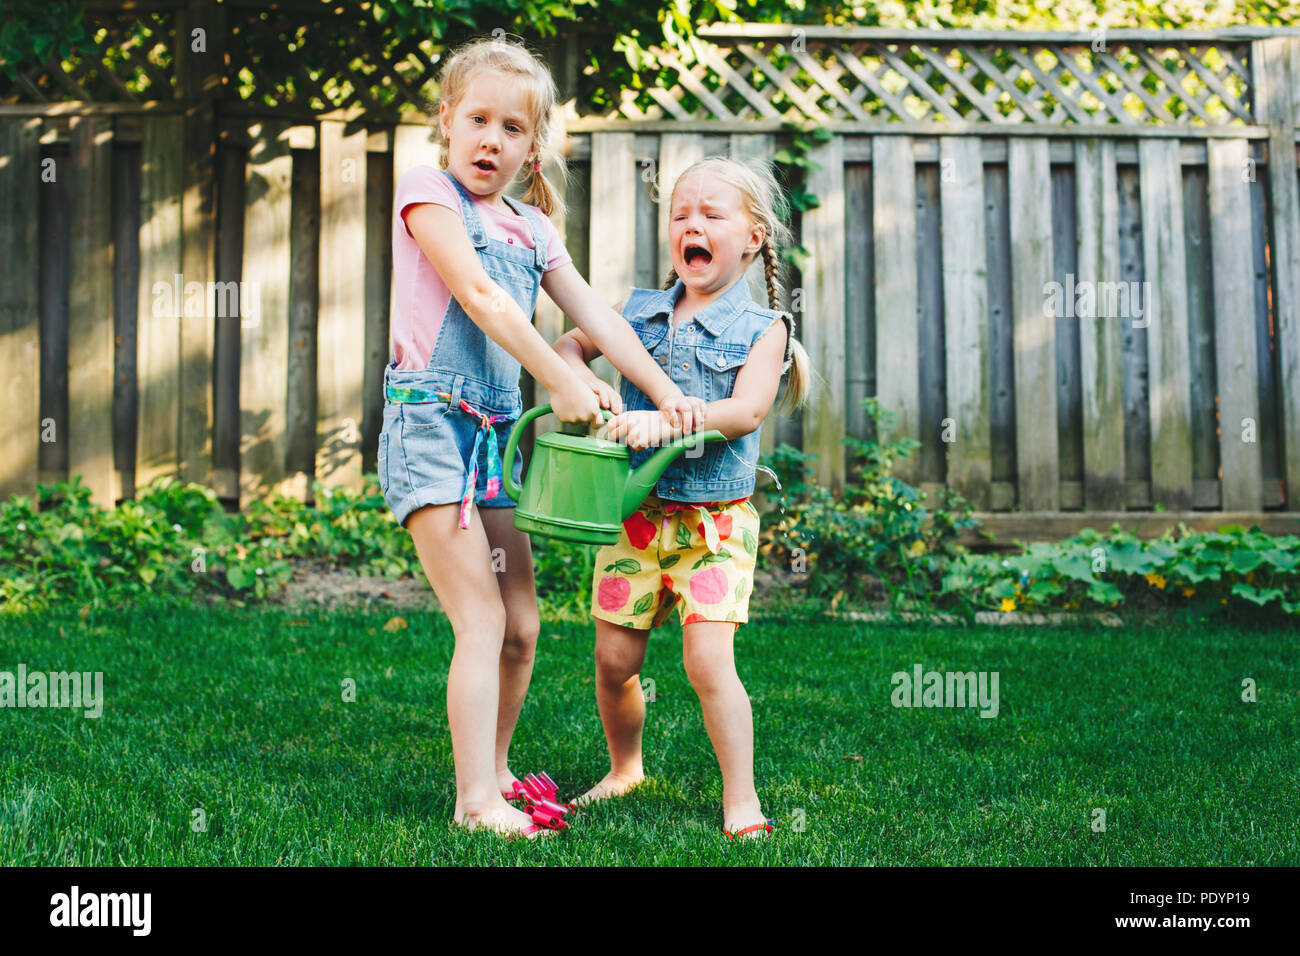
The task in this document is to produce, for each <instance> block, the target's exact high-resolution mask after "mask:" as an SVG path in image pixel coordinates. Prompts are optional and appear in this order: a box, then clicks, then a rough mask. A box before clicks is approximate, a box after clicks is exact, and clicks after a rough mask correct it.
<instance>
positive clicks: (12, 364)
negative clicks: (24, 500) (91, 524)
mask: <svg viewBox="0 0 1300 956" xmlns="http://www.w3.org/2000/svg"><path fill="white" fill-rule="evenodd" d="M40 132H41V121H40V119H38V118H24V117H6V118H4V119H3V120H0V156H3V157H4V158H5V160H6V161H5V162H4V163H0V262H3V263H4V276H3V278H0V400H3V402H4V414H3V415H0V499H7V498H8V497H9V496H10V495H15V494H21V495H30V494H32V492H33V491H34V490H35V488H36V481H37V469H38V467H39V460H38V454H37V453H38V450H39V448H40V395H41V393H40V379H39V378H38V377H37V376H36V375H34V374H33V373H32V370H33V369H39V368H40V358H41V340H40V287H39V285H38V283H37V277H38V276H39V275H40V245H39V232H38V226H39V225H40V216H39V213H40V206H39V202H38V200H39V198H40V195H41V193H40V188H41V185H42V174H43V173H44V172H45V170H46V169H49V168H50V167H49V166H48V165H46V166H44V167H43V165H42V162H41V144H40ZM57 173H58V170H57V167H56V168H55V174H56V175H57ZM65 175H66V171H65ZM65 434H66V430H65Z"/></svg>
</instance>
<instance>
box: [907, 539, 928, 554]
mask: <svg viewBox="0 0 1300 956" xmlns="http://www.w3.org/2000/svg"><path fill="white" fill-rule="evenodd" d="M907 553H908V554H910V555H911V556H912V557H914V558H917V557H920V556H921V555H923V554H925V542H924V541H922V540H920V539H919V538H918V539H917V540H916V541H913V542H912V546H911V547H910V548H908V549H907Z"/></svg>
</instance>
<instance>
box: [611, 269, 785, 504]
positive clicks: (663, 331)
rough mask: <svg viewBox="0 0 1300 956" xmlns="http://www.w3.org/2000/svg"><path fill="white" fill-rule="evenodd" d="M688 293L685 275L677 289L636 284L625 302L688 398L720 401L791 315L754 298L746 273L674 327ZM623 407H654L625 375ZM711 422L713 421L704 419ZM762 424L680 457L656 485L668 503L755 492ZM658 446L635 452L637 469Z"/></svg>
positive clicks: (645, 340) (638, 331)
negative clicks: (757, 348)
mask: <svg viewBox="0 0 1300 956" xmlns="http://www.w3.org/2000/svg"><path fill="white" fill-rule="evenodd" d="M684 290H685V286H684V285H683V283H682V281H681V279H678V280H677V282H676V284H675V285H674V286H673V287H672V288H671V289H663V290H658V289H634V290H632V294H631V295H630V296H629V297H628V300H627V302H626V303H625V304H624V306H623V317H624V318H625V319H627V321H628V323H629V324H631V326H632V328H633V329H634V330H635V331H636V334H637V336H638V337H639V338H640V339H641V344H642V345H644V346H645V348H646V351H648V352H649V353H650V354H651V355H652V356H654V359H655V361H657V362H658V363H659V365H660V367H662V368H663V370H664V371H665V372H666V373H667V374H668V377H669V378H670V379H672V380H673V382H674V383H675V384H677V385H678V386H679V387H680V388H681V390H682V392H683V393H684V394H686V395H693V396H695V397H697V398H702V399H704V400H705V401H706V402H716V401H719V400H720V399H724V398H730V397H731V391H732V389H733V388H734V387H735V384H736V375H737V373H739V371H740V368H741V366H743V365H744V364H745V362H746V360H747V359H748V358H749V350H750V349H751V348H752V347H753V345H754V343H755V342H757V341H758V339H759V338H760V337H761V336H762V335H763V333H764V332H766V331H767V330H768V329H769V328H771V326H772V322H773V321H774V320H776V319H781V320H782V321H784V322H785V323H786V330H787V333H789V332H792V331H793V326H792V320H791V317H790V316H789V315H787V314H786V313H784V312H778V311H775V310H773V309H766V308H763V307H762V306H759V305H757V304H755V303H754V302H753V301H752V300H751V299H750V297H749V286H748V284H747V283H746V282H745V280H744V279H743V278H742V279H740V280H739V281H737V282H736V283H734V284H733V285H732V286H731V288H729V289H728V290H727V291H726V292H724V293H723V294H722V295H721V296H719V297H718V298H717V299H715V300H714V301H713V302H710V303H709V304H708V305H707V306H705V307H704V308H703V309H700V311H699V312H697V313H695V316H694V318H692V320H691V321H690V322H684V323H682V325H681V326H680V327H679V328H678V329H677V330H676V331H675V332H674V331H672V330H671V322H672V314H673V309H674V307H675V306H676V304H677V300H678V298H680V296H681V294H682V292H683V291H684ZM792 341H793V340H792V338H791V336H790V335H789V334H787V336H786V366H787V367H788V366H789V355H790V349H791V342H792ZM621 393H622V396H623V407H624V408H626V409H627V410H629V411H633V410H637V409H649V410H653V409H654V408H655V404H654V402H652V401H650V399H649V398H648V397H647V396H646V395H645V393H643V392H642V391H641V390H640V389H639V388H637V387H636V386H635V385H633V384H632V383H631V382H629V381H628V380H627V379H624V380H623V384H622V389H621ZM705 427H706V428H707V427H708V422H707V421H706V422H705ZM761 433H762V426H761V425H760V426H759V427H758V428H756V429H754V430H753V431H752V432H750V433H749V434H748V435H742V436H741V437H740V438H736V439H733V440H731V441H725V442H724V441H716V442H709V443H707V444H705V445H702V446H699V447H700V448H702V449H703V452H702V453H697V454H695V455H694V456H692V455H691V453H690V452H688V453H686V454H683V455H679V456H678V457H677V458H675V459H673V461H672V463H671V464H669V466H668V467H667V469H665V471H664V473H663V476H662V477H661V478H660V479H659V482H658V484H656V485H655V491H654V493H655V494H656V495H657V496H658V497H659V498H660V499H662V500H664V501H687V502H700V501H733V500H736V499H739V498H744V497H747V496H748V495H750V494H752V493H753V491H754V469H755V466H757V464H758V455H759V435H760V434H761ZM654 451H655V449H653V448H648V449H645V450H643V451H633V452H631V458H632V467H633V468H636V467H638V466H639V465H640V464H641V463H642V462H643V461H645V460H646V459H647V458H649V457H650V455H651V454H652V453H653V452H654Z"/></svg>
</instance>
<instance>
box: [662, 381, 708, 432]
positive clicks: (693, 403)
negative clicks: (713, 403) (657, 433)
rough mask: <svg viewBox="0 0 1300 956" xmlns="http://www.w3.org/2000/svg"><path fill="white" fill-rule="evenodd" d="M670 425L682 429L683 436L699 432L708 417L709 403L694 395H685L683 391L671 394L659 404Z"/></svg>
mask: <svg viewBox="0 0 1300 956" xmlns="http://www.w3.org/2000/svg"><path fill="white" fill-rule="evenodd" d="M659 411H661V412H663V415H664V418H666V419H668V424H670V425H672V426H673V427H674V428H680V429H681V434H683V435H689V434H691V432H694V431H697V430H698V429H699V428H700V427H701V426H702V425H703V424H704V419H705V418H706V417H707V416H708V403H707V402H705V401H704V399H702V398H696V397H695V396H694V395H683V394H682V392H681V390H680V389H679V390H677V391H675V392H669V393H668V395H666V396H665V397H664V399H663V401H662V402H660V404H659Z"/></svg>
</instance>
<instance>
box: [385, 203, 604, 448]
mask: <svg viewBox="0 0 1300 956" xmlns="http://www.w3.org/2000/svg"><path fill="white" fill-rule="evenodd" d="M406 226H407V228H408V229H409V230H410V231H411V235H412V236H414V237H415V241H416V243H418V244H419V246H420V251H421V252H423V253H424V255H425V257H426V258H427V259H428V260H429V262H430V263H431V264H432V265H433V267H434V268H435V269H436V270H438V275H440V276H441V277H442V280H443V281H444V282H445V283H447V288H448V289H450V290H451V294H452V296H453V297H454V298H455V300H456V301H457V302H459V303H460V305H461V307H462V308H463V309H464V310H465V312H466V314H468V315H469V317H470V319H472V320H473V322H474V324H475V325H477V326H478V327H479V328H480V329H482V330H483V332H484V334H485V335H487V336H488V337H489V338H491V339H492V341H494V342H496V343H497V344H498V345H500V346H501V347H502V348H503V349H505V350H506V351H507V352H509V353H510V354H511V355H513V356H514V357H515V358H516V359H518V360H519V363H520V364H521V365H522V366H523V367H524V368H526V369H528V371H529V372H530V373H531V374H532V376H533V378H534V379H536V380H537V381H538V382H539V383H540V384H541V385H542V386H543V387H544V388H545V389H546V390H547V391H548V392H549V393H550V397H551V407H552V410H553V411H554V412H555V415H556V417H557V418H559V419H560V420H561V421H589V422H596V423H598V422H600V421H601V414H600V403H599V402H598V401H597V398H596V396H595V394H593V393H592V391H591V390H590V389H589V388H588V387H587V386H586V385H585V384H584V383H583V382H582V381H581V380H580V379H579V378H578V376H577V375H575V374H574V373H573V371H572V370H571V369H570V368H569V367H568V365H566V364H565V362H564V360H563V359H561V358H560V357H559V356H558V355H557V354H556V353H555V352H553V351H552V350H551V349H550V348H548V347H547V345H546V340H545V339H543V338H542V337H541V335H540V334H539V333H538V332H537V330H536V329H535V328H533V323H532V322H531V321H529V318H528V317H527V316H526V315H524V312H523V309H521V308H519V304H518V303H517V302H515V300H514V297H513V296H511V295H510V294H509V293H507V292H506V291H505V290H504V289H502V288H501V287H500V286H499V285H497V284H496V283H495V282H493V281H492V279H491V278H490V277H489V276H488V274H487V273H486V272H485V271H483V266H482V264H481V263H480V262H479V258H478V255H477V253H475V251H474V246H473V245H472V244H471V243H470V241H469V236H468V235H466V233H465V226H464V224H463V223H462V222H461V219H460V215H459V214H458V213H457V212H456V211H455V210H452V209H448V208H447V207H446V206H440V205H438V204H436V203H419V204H416V205H413V206H411V207H410V210H409V211H408V212H407V213H406Z"/></svg>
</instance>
